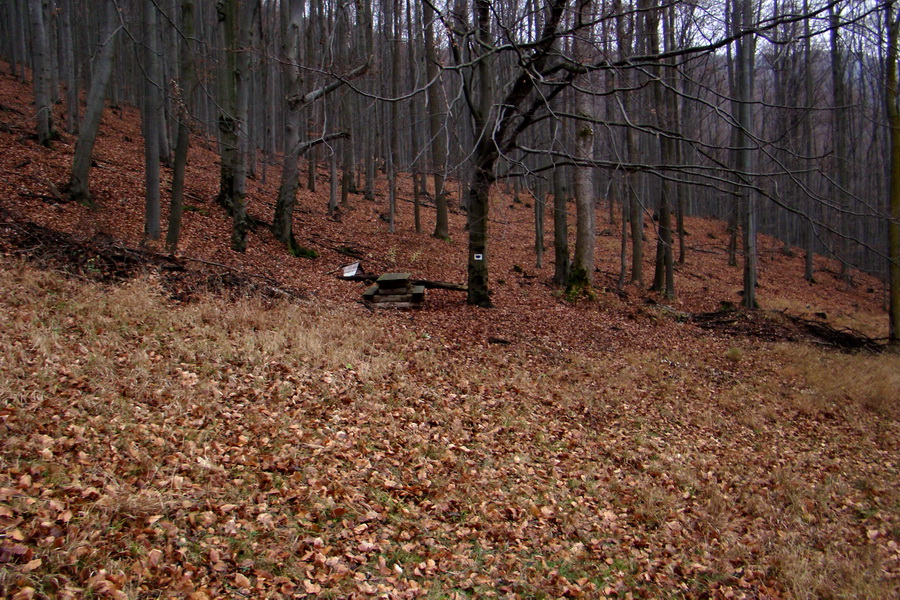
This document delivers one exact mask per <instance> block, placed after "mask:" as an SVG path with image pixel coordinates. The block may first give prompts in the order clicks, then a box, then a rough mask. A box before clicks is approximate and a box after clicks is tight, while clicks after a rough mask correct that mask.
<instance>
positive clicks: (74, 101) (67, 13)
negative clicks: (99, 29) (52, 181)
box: [60, 2, 108, 135]
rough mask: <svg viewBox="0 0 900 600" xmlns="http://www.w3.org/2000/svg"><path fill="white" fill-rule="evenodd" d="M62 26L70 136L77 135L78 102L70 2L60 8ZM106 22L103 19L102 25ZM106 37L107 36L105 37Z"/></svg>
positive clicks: (72, 19) (67, 122)
mask: <svg viewBox="0 0 900 600" xmlns="http://www.w3.org/2000/svg"><path fill="white" fill-rule="evenodd" d="M62 11H63V26H62V30H61V31H60V33H61V35H62V46H63V55H64V57H65V67H64V71H65V79H66V130H68V132H69V133H70V134H73V135H78V125H79V122H78V121H79V114H78V113H79V111H80V108H81V107H80V102H79V95H78V87H79V86H78V69H77V68H76V66H75V44H74V40H73V39H72V37H73V35H74V33H73V27H74V26H75V24H74V17H73V12H74V11H75V8H74V7H73V6H72V3H71V2H66V3H65V4H64V6H63V7H62ZM105 22H106V20H105V19H104V23H105ZM105 37H108V36H105Z"/></svg>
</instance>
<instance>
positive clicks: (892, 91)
mask: <svg viewBox="0 0 900 600" xmlns="http://www.w3.org/2000/svg"><path fill="white" fill-rule="evenodd" d="M883 7H884V18H885V28H886V29H887V52H886V56H885V62H886V64H885V73H886V77H887V81H886V82H885V96H886V98H885V102H886V104H887V114H888V130H889V133H888V135H889V140H890V168H889V173H890V177H889V179H890V181H889V190H890V215H891V218H890V220H889V221H888V261H889V283H890V300H889V306H888V320H889V323H890V327H889V329H890V333H889V334H888V338H889V339H888V342H889V344H890V345H891V346H893V347H894V348H897V347H898V346H900V106H898V102H900V90H898V86H897V67H898V63H897V57H898V52H897V38H898V30H900V22H898V21H900V15H898V14H897V12H896V11H895V8H894V0H884V3H883Z"/></svg>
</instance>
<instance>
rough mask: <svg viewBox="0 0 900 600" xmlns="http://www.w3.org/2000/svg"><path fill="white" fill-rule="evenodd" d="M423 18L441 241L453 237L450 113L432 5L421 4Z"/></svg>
mask: <svg viewBox="0 0 900 600" xmlns="http://www.w3.org/2000/svg"><path fill="white" fill-rule="evenodd" d="M422 18H423V19H424V21H425V23H424V25H425V77H426V78H427V80H428V125H429V129H430V131H431V169H432V176H433V177H434V203H435V207H436V210H437V214H436V215H435V224H434V234H433V235H434V237H436V238H440V239H442V240H446V239H449V237H450V224H449V223H450V222H449V217H448V214H447V194H446V193H445V191H444V178H445V169H446V168H447V167H446V164H447V134H446V130H445V128H444V117H445V114H446V112H447V107H446V103H445V101H444V90H443V87H442V86H441V77H440V73H441V72H440V70H439V69H438V58H437V51H436V50H435V40H434V10H433V9H432V7H431V3H430V2H423V3H422Z"/></svg>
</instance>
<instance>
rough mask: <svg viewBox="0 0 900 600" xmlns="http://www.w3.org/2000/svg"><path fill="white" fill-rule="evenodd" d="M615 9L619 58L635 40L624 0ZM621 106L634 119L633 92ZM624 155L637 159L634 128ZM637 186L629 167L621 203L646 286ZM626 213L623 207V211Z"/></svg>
mask: <svg viewBox="0 0 900 600" xmlns="http://www.w3.org/2000/svg"><path fill="white" fill-rule="evenodd" d="M613 11H614V12H615V13H616V15H617V16H616V38H618V42H619V58H620V59H624V58H625V57H627V56H628V55H629V53H630V52H631V50H632V48H631V46H632V39H631V35H630V33H629V31H628V27H627V22H626V15H625V12H624V11H623V10H622V2H621V0H613ZM631 73H632V72H631V70H630V69H629V70H626V71H625V73H624V74H623V75H622V79H623V81H622V85H623V86H624V87H626V88H628V87H630V86H631V84H632V79H633V77H632V74H631ZM620 108H621V110H622V113H623V115H622V116H623V117H624V118H625V119H631V118H632V115H631V94H630V93H629V92H626V93H624V94H623V98H622V99H621V103H620ZM625 154H626V156H627V157H628V161H629V162H631V163H636V162H637V161H638V150H637V142H636V140H635V139H634V129H633V128H631V127H626V128H625ZM636 185H637V182H636V177H635V174H634V171H632V170H630V169H629V170H628V171H626V173H625V176H624V177H623V178H622V187H623V193H622V204H623V206H624V204H625V203H626V202H627V203H628V215H629V222H630V225H631V283H633V284H637V285H638V286H643V285H644V210H643V206H642V205H641V203H640V199H639V198H638V195H637V193H636V190H635V186H636ZM623 212H624V210H623Z"/></svg>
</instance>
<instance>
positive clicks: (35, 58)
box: [28, 0, 55, 146]
mask: <svg viewBox="0 0 900 600" xmlns="http://www.w3.org/2000/svg"><path fill="white" fill-rule="evenodd" d="M28 12H29V15H30V17H31V57H32V64H33V69H32V79H33V80H34V111H35V116H36V120H37V140H38V143H39V144H41V145H42V146H50V141H51V140H52V139H53V138H54V137H55V135H54V131H53V110H52V105H51V100H50V45H49V42H48V36H47V28H46V26H45V23H44V0H28Z"/></svg>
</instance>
